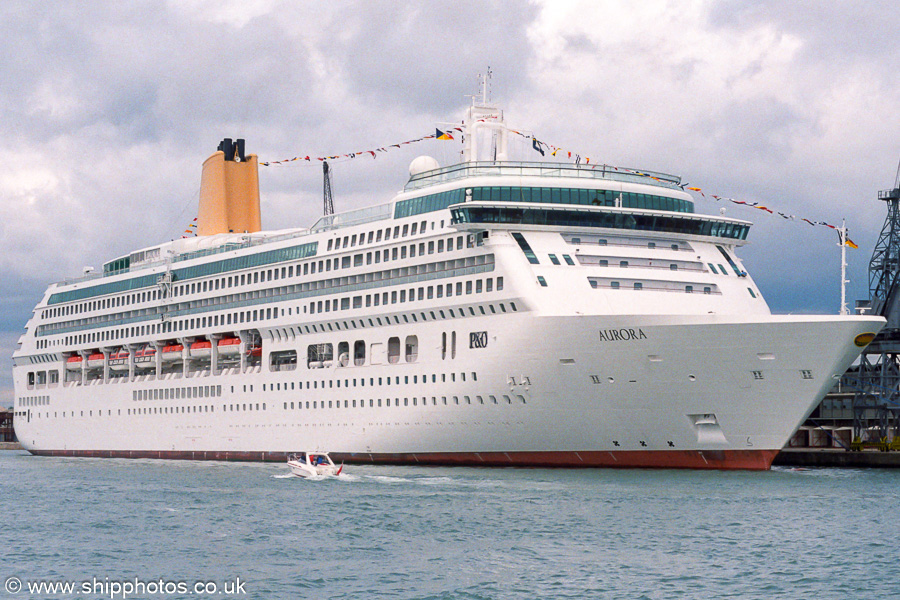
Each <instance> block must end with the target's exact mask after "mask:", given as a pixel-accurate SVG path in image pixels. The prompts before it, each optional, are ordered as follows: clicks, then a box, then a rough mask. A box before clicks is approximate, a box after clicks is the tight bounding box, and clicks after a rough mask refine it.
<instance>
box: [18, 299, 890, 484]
mask: <svg viewBox="0 0 900 600" xmlns="http://www.w3.org/2000/svg"><path fill="white" fill-rule="evenodd" d="M466 324H467V325H470V327H468V328H467V329H478V328H480V327H482V326H484V327H487V328H489V331H488V335H489V338H488V343H487V346H486V347H485V348H468V347H466V348H461V349H460V351H459V353H458V355H457V357H456V358H455V359H449V358H447V359H443V360H442V359H440V357H432V359H431V360H420V361H419V362H417V363H415V364H396V365H373V366H364V367H346V368H332V369H328V370H318V371H320V372H319V373H316V375H317V377H315V379H316V381H317V383H319V382H322V383H324V385H328V382H336V381H338V380H341V381H347V380H352V379H361V378H366V379H371V378H374V379H375V380H376V381H377V378H379V377H384V378H387V377H391V378H395V379H396V378H398V377H399V380H400V381H401V382H404V381H406V380H407V378H409V381H412V378H413V377H414V376H415V377H416V378H417V379H418V381H419V383H417V384H415V385H411V384H404V383H401V384H399V385H397V384H393V385H390V386H387V385H382V386H380V387H379V386H377V385H376V386H375V387H371V386H369V387H356V388H354V387H350V388H347V387H341V388H337V387H326V388H325V389H320V388H318V387H317V388H316V389H309V390H307V389H303V390H302V391H301V390H297V389H294V390H290V389H289V387H290V385H291V383H293V384H294V385H295V388H296V385H297V384H298V383H300V382H301V381H305V380H308V379H309V371H305V370H304V371H303V372H302V373H298V371H285V372H283V373H278V374H273V373H266V374H263V373H256V374H244V375H236V374H223V375H219V376H216V377H203V376H200V377H189V378H187V379H184V378H182V377H180V376H177V375H172V376H169V377H168V378H166V379H163V380H159V381H157V380H155V379H154V378H152V377H149V378H146V380H143V381H136V382H134V383H119V384H112V385H110V384H106V385H94V386H91V385H87V386H81V385H75V384H72V383H70V384H66V385H63V386H59V387H57V388H54V389H48V390H46V392H48V393H49V394H51V395H52V398H53V401H52V410H47V409H44V408H43V407H38V408H35V409H32V410H30V411H29V413H28V416H27V418H26V419H25V420H24V421H23V420H21V419H20V420H18V421H17V422H16V429H17V433H18V435H19V439H20V441H21V442H22V444H23V446H24V447H25V448H26V449H28V450H29V451H31V452H33V453H35V454H63V455H75V456H78V455H81V456H130V457H132V456H153V457H162V458H197V459H206V458H216V459H239V460H240V459H251V460H276V461H281V460H284V456H285V455H286V454H288V453H290V452H292V451H294V450H295V449H296V448H301V447H322V448H325V447H327V448H331V449H333V452H332V453H333V454H334V455H335V456H336V457H337V458H338V459H340V460H346V461H348V462H354V461H355V462H360V461H363V462H367V461H372V462H406V463H410V462H412V463H440V464H448V463H449V464H492V465H497V464H528V465H541V464H543V465H557V466H641V467H647V466H667V467H700V468H702V467H714V468H750V469H754V468H757V469H760V468H761V469H764V468H768V466H769V464H770V463H771V460H772V459H773V458H774V456H775V454H777V452H778V450H779V449H780V448H782V447H783V445H784V444H785V443H786V441H787V440H788V438H789V437H790V436H791V435H792V434H793V432H794V430H795V429H796V426H797V424H798V423H800V422H801V421H802V420H803V419H804V418H805V417H806V416H807V415H808V414H809V412H810V411H811V410H812V409H813V408H814V406H815V405H816V403H817V402H818V401H819V400H820V399H821V397H822V396H823V395H824V394H825V393H826V392H827V391H828V389H830V387H831V386H832V385H833V377H834V376H836V375H840V374H841V373H843V371H844V370H845V369H846V367H847V366H849V364H850V362H852V360H853V359H854V358H855V357H856V354H857V351H854V350H851V349H846V348H841V347H840V345H836V344H832V343H829V340H835V339H853V337H855V336H856V335H858V334H861V333H865V332H868V331H871V330H872V329H873V328H877V327H878V326H879V322H878V320H877V319H872V318H864V317H857V318H832V317H781V318H779V317H768V318H766V319H765V320H761V319H755V318H754V319H747V320H745V321H743V322H734V321H733V320H729V319H724V318H718V319H717V318H703V317H679V318H672V317H667V318H661V317H655V318H654V317H650V316H646V317H639V318H624V317H620V318H615V319H613V318H600V317H543V318H533V317H531V316H528V315H509V316H507V317H504V318H503V319H502V322H501V320H500V319H496V320H492V321H491V322H490V324H487V323H484V324H483V323H479V320H478V319H474V320H472V322H471V323H466ZM417 329H418V331H419V332H420V335H422V329H421V328H417ZM433 329H434V332H433V334H432V335H431V336H430V337H431V338H432V340H433V341H434V342H437V338H438V335H439V334H438V329H439V328H438V327H434V328H433ZM610 331H615V332H622V333H620V334H619V335H618V336H614V335H610V336H604V337H609V338H610V339H609V340H601V332H604V333H605V332H610ZM386 333H390V332H386ZM397 333H401V334H402V333H403V332H402V331H398V332H397ZM461 334H463V335H465V337H466V338H468V335H467V334H468V332H467V331H465V332H461ZM340 337H342V336H335V341H336V340H337V339H339V338H340ZM614 337H618V338H619V339H613V338H614ZM626 338H628V339H626ZM423 345H427V344H423ZM687 350H690V351H687ZM435 354H436V352H435ZM754 371H756V372H758V373H759V374H760V375H761V378H760V379H756V378H754V375H753V372H754ZM473 373H474V374H475V375H474V377H473V375H472V374H473ZM463 374H466V381H462V376H463ZM804 374H805V375H806V377H807V378H804ZM423 376H425V377H427V378H428V381H427V382H426V383H424V384H423V383H421V379H420V378H422V377H423ZM432 376H435V379H436V382H432V381H431V377H432ZM451 378H452V379H455V382H452V383H448V382H450V380H451ZM139 379H140V378H139ZM185 385H203V386H210V385H212V386H218V385H221V386H222V388H223V392H222V395H221V396H220V397H212V398H197V399H191V400H188V399H185V400H148V401H142V402H135V401H134V400H133V396H134V392H135V391H136V390H139V389H147V388H154V389H155V388H161V387H163V388H165V387H168V388H175V387H183V386H185ZM232 385H234V387H235V391H234V392H231V391H230V390H231V387H232ZM263 385H265V386H266V391H262V388H263ZM244 386H247V390H248V391H247V392H243V391H242V390H243V387H244ZM250 386H252V389H253V392H250V391H249V390H250V389H251V387H250ZM273 386H277V388H278V389H276V390H274V391H272V390H271V388H272V387H273ZM101 389H102V394H98V392H99V391H100V390H101ZM388 399H390V400H391V406H387V405H386V403H387V400H388ZM413 399H415V405H413V402H414V400H413ZM445 399H446V404H445V403H444V402H445ZM494 399H496V403H495V402H494ZM370 400H372V401H374V402H373V404H374V406H372V407H369V401H370ZM467 400H468V401H467ZM306 402H310V406H312V402H315V403H316V408H309V409H307V408H305V403H306ZM354 402H356V403H359V404H363V403H365V406H364V407H363V406H357V407H353V406H352V404H353V403H354ZM457 402H459V403H458V404H457ZM482 402H483V403H482ZM292 403H293V404H292ZM298 403H303V404H304V408H302V409H298V408H290V407H291V406H295V407H296V406H297V405H298ZM327 403H330V404H333V406H332V407H331V408H327ZM345 403H346V404H347V405H348V406H347V407H346V408H345V407H344V404H345ZM379 403H381V404H382V406H380V407H379V406H378V404H379ZM235 404H237V405H241V406H243V405H245V404H252V405H253V406H254V409H253V410H244V408H246V406H243V408H241V409H240V410H229V406H230V405H231V406H233V405H235ZM338 404H340V406H341V407H340V408H337V407H336V406H337V405H338ZM395 404H399V405H395ZM256 405H259V407H260V408H259V409H256ZM263 405H264V406H265V408H264V409H263V408H262V407H263ZM286 406H287V408H286ZM323 406H326V407H325V408H322V407H323ZM135 407H138V408H135ZM176 407H177V409H176ZM205 407H208V408H205ZM185 408H186V409H187V411H188V412H180V411H181V410H184V409H185ZM85 409H87V410H85ZM148 409H149V412H150V414H145V413H144V412H141V413H140V414H128V413H129V411H134V412H137V411H147V410H148ZM198 409H199V410H200V411H202V412H194V411H196V410H198ZM175 410H179V412H177V413H176V412H174V411H175ZM169 411H172V412H169ZM206 411H209V412H206ZM63 414H65V415H67V416H65V417H63V416H61V415H63ZM708 415H713V421H712V427H710V426H709V425H710V424H709V423H707V424H706V425H704V424H703V423H702V422H701V423H699V424H698V423H697V422H698V421H702V420H703V416H708Z"/></svg>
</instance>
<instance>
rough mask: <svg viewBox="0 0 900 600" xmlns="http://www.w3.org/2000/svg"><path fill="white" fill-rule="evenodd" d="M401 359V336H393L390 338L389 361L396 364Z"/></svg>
mask: <svg viewBox="0 0 900 600" xmlns="http://www.w3.org/2000/svg"><path fill="white" fill-rule="evenodd" d="M399 361H400V338H399V337H392V338H389V339H388V362H389V363H391V364H396V363H398V362H399Z"/></svg>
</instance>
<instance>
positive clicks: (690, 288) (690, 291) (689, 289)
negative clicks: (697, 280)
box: [684, 285, 694, 294]
mask: <svg viewBox="0 0 900 600" xmlns="http://www.w3.org/2000/svg"><path fill="white" fill-rule="evenodd" d="M684 291H685V293H688V294H693V293H694V286H692V285H686V286H684Z"/></svg>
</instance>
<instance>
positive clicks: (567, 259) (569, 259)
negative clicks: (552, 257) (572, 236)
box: [562, 254, 575, 266]
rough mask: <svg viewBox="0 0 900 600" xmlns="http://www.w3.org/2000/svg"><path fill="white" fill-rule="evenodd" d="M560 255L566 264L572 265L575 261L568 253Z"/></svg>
mask: <svg viewBox="0 0 900 600" xmlns="http://www.w3.org/2000/svg"><path fill="white" fill-rule="evenodd" d="M562 257H563V260H564V261H566V264H567V265H570V266H574V265H575V261H573V260H572V257H571V256H569V255H568V254H563V255H562Z"/></svg>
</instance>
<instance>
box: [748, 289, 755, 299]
mask: <svg viewBox="0 0 900 600" xmlns="http://www.w3.org/2000/svg"><path fill="white" fill-rule="evenodd" d="M747 291H748V292H750V295H751V296H752V297H754V298H756V294H754V293H753V290H752V289H750V288H747Z"/></svg>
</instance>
